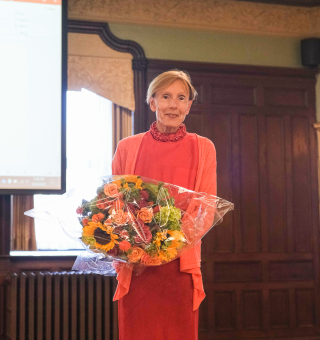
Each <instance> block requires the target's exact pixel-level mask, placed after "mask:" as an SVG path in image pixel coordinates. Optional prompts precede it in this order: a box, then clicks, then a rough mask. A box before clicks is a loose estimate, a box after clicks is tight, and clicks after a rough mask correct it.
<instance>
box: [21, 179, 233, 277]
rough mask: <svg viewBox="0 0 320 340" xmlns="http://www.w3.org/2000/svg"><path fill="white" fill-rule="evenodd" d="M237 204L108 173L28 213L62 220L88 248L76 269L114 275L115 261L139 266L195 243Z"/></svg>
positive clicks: (160, 262) (159, 261)
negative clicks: (113, 262)
mask: <svg viewBox="0 0 320 340" xmlns="http://www.w3.org/2000/svg"><path fill="white" fill-rule="evenodd" d="M229 210H233V204H232V203H230V202H228V201H226V200H224V199H222V198H219V197H216V196H213V195H209V194H206V193H197V192H194V191H191V190H187V189H185V188H182V187H179V186H176V185H172V184H168V183H163V182H159V181H156V180H153V179H149V178H145V177H141V176H136V175H123V176H106V177H103V178H101V179H99V180H98V181H96V182H93V183H92V182H91V183H86V184H84V185H83V186H79V187H77V188H75V189H72V190H70V191H68V192H67V193H66V194H64V195H62V196H61V197H60V199H58V200H57V201H55V202H54V203H52V204H48V205H46V206H44V207H42V208H41V209H33V210H29V211H27V212H26V213H25V214H26V215H28V216H31V217H34V218H41V219H46V220H47V221H49V222H50V223H52V224H54V225H57V224H59V225H60V226H61V227H62V228H63V230H64V231H65V232H66V233H67V235H69V236H70V237H71V238H73V239H76V240H78V241H79V242H81V243H82V244H83V246H84V248H85V249H86V250H85V251H84V252H83V253H82V254H80V255H79V256H78V258H77V260H76V262H75V264H74V266H73V269H74V270H83V271H91V272H98V273H101V274H104V275H113V274H114V269H113V266H112V261H113V260H117V261H121V262H125V263H127V264H128V265H134V267H135V269H136V272H137V273H139V271H141V269H143V268H144V267H146V266H158V265H163V264H166V263H168V262H170V261H173V260H175V259H176V258H178V257H179V256H181V254H183V253H184V252H186V251H188V250H189V249H191V248H193V247H194V246H195V245H196V244H197V243H198V242H199V241H200V240H201V238H202V237H204V235H205V234H206V233H207V232H208V231H209V230H210V229H211V228H212V227H213V226H215V225H217V224H219V223H221V222H222V219H223V216H224V215H225V214H226V213H227V212H228V211H229Z"/></svg>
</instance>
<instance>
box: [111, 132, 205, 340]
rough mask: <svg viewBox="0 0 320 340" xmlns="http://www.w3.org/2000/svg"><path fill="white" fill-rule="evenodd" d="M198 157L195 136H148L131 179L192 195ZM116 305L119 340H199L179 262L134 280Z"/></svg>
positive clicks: (188, 280)
mask: <svg viewBox="0 0 320 340" xmlns="http://www.w3.org/2000/svg"><path fill="white" fill-rule="evenodd" d="M180 132H181V131H180ZM155 137H157V136H155ZM198 153H199V152H198V145H197V138H196V136H195V135H194V134H188V133H187V134H184V137H183V136H182V138H181V136H180V139H178V140H177V141H174V142H170V141H168V142H163V141H159V140H155V139H154V137H152V135H151V133H150V132H147V133H146V135H145V136H144V138H143V140H142V143H141V146H140V150H139V153H138V158H137V163H136V167H135V174H136V175H141V176H144V177H148V178H152V179H156V180H159V181H163V182H166V183H171V184H176V185H179V186H182V187H184V188H187V189H190V190H194V186H195V179H196V173H197V169H198V158H199V155H198ZM118 306H119V340H150V339H152V340H167V339H173V340H197V339H198V317H199V310H196V311H193V281H192V276H191V274H188V273H184V272H181V271H180V260H179V259H177V260H174V261H172V262H170V263H168V264H165V265H161V266H159V267H148V268H146V269H145V270H144V272H143V273H142V274H141V275H139V276H132V279H131V284H130V289H129V293H128V294H126V295H125V296H123V297H122V298H121V299H120V300H119V305H118Z"/></svg>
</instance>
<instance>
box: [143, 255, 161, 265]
mask: <svg viewBox="0 0 320 340" xmlns="http://www.w3.org/2000/svg"><path fill="white" fill-rule="evenodd" d="M141 263H143V264H144V265H146V266H159V265H160V264H161V263H162V261H161V259H160V258H159V257H158V256H156V257H151V256H150V255H148V254H145V255H143V256H142V257H141Z"/></svg>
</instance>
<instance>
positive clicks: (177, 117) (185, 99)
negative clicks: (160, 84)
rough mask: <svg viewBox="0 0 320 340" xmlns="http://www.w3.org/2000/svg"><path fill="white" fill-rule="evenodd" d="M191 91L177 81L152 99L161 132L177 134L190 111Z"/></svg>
mask: <svg viewBox="0 0 320 340" xmlns="http://www.w3.org/2000/svg"><path fill="white" fill-rule="evenodd" d="M191 104H192V100H189V89H187V88H186V87H185V85H184V83H183V82H182V81H181V80H176V81H175V82H174V83H172V84H171V85H170V86H168V87H167V88H165V89H164V90H162V91H160V92H157V93H156V95H155V97H152V98H151V99H150V108H151V110H152V111H153V112H155V113H156V116H157V128H158V130H159V131H160V132H162V133H164V132H166V133H170V132H176V131H177V130H178V128H179V126H180V124H181V123H182V122H183V121H184V119H185V117H186V115H187V114H188V113H189V111H190V107H191Z"/></svg>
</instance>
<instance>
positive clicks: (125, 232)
mask: <svg viewBox="0 0 320 340" xmlns="http://www.w3.org/2000/svg"><path fill="white" fill-rule="evenodd" d="M120 237H122V238H128V237H129V233H128V232H127V231H126V230H122V231H121V232H120Z"/></svg>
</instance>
